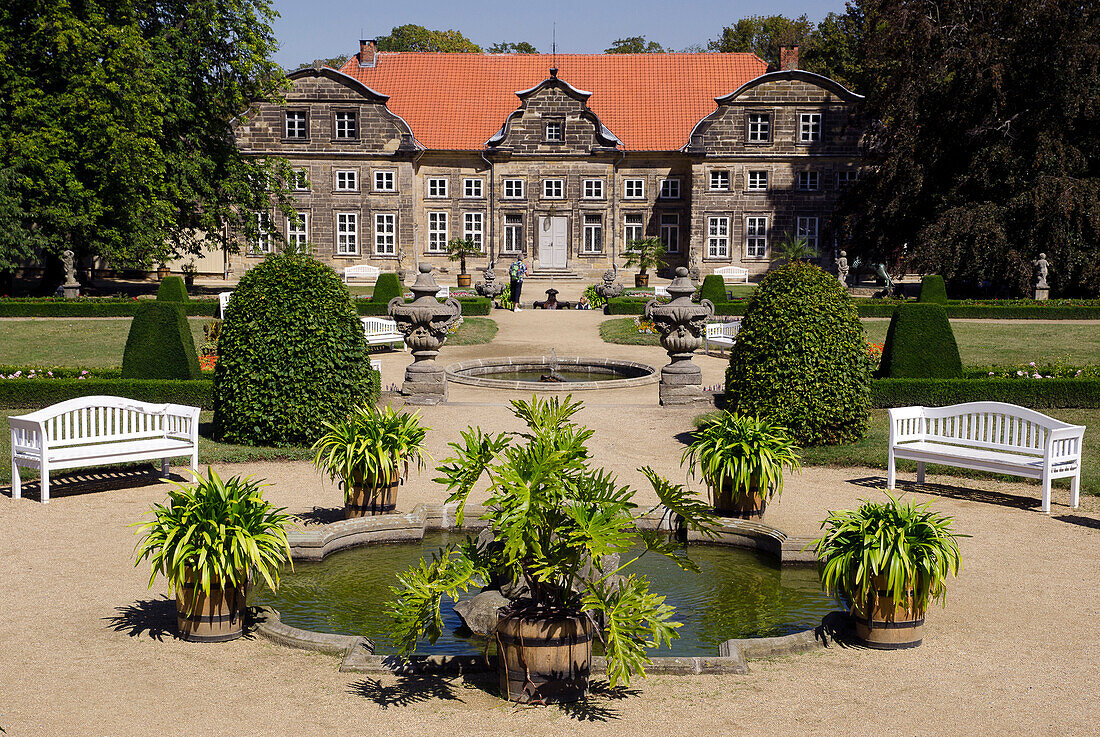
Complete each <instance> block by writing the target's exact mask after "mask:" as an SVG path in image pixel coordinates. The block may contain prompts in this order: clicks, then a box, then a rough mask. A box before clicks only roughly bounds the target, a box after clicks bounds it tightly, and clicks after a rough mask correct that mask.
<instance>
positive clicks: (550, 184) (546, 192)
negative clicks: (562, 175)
mask: <svg viewBox="0 0 1100 737" xmlns="http://www.w3.org/2000/svg"><path fill="white" fill-rule="evenodd" d="M555 185H556V189H557V194H551V193H550V191H551V189H552V188H555ZM542 198H543V199H544V200H564V199H565V180H564V179H543V180H542Z"/></svg>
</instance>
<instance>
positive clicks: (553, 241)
mask: <svg viewBox="0 0 1100 737" xmlns="http://www.w3.org/2000/svg"><path fill="white" fill-rule="evenodd" d="M538 229H539V233H538V244H539V248H538V267H539V268H541V269H564V268H565V267H566V265H567V264H568V261H569V218H568V216H565V215H540V216H539V220H538Z"/></svg>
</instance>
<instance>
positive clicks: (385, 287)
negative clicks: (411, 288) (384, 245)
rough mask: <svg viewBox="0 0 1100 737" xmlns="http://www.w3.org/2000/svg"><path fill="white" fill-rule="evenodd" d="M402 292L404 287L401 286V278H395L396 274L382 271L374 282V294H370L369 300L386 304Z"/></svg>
mask: <svg viewBox="0 0 1100 737" xmlns="http://www.w3.org/2000/svg"><path fill="white" fill-rule="evenodd" d="M404 293H405V289H404V287H402V286H401V280H400V279H398V278H397V274H394V273H392V272H389V271H383V272H382V273H381V274H379V275H378V279H377V280H376V281H375V282H374V294H372V295H371V298H370V301H371V302H378V303H379V304H386V303H388V302H389V301H390V300H391V299H393V298H394V297H400V296H401V295H403V294H404Z"/></svg>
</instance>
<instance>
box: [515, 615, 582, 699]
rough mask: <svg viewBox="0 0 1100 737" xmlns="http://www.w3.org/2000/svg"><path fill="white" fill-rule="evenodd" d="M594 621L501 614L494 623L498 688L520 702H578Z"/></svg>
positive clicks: (580, 616)
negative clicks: (501, 616) (495, 625)
mask: <svg viewBox="0 0 1100 737" xmlns="http://www.w3.org/2000/svg"><path fill="white" fill-rule="evenodd" d="M592 632H593V627H592V622H591V621H590V620H589V619H588V617H587V616H585V615H583V614H560V615H554V616H546V617H539V616H531V617H525V616H522V615H517V616H512V617H503V618H501V620H500V622H499V623H498V624H497V631H496V641H497V671H498V672H499V674H500V691H501V695H503V696H505V697H506V698H507V699H508V700H509V701H516V702H519V703H521V704H527V703H539V704H553V703H566V702H570V701H577V700H578V699H581V698H583V697H584V694H585V692H586V691H587V690H588V673H589V670H590V668H591V665H592Z"/></svg>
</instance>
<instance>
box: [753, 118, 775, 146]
mask: <svg viewBox="0 0 1100 737" xmlns="http://www.w3.org/2000/svg"><path fill="white" fill-rule="evenodd" d="M748 140H749V143H768V142H769V141H771V140H772V116H770V115H768V114H767V113H749V136H748Z"/></svg>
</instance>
